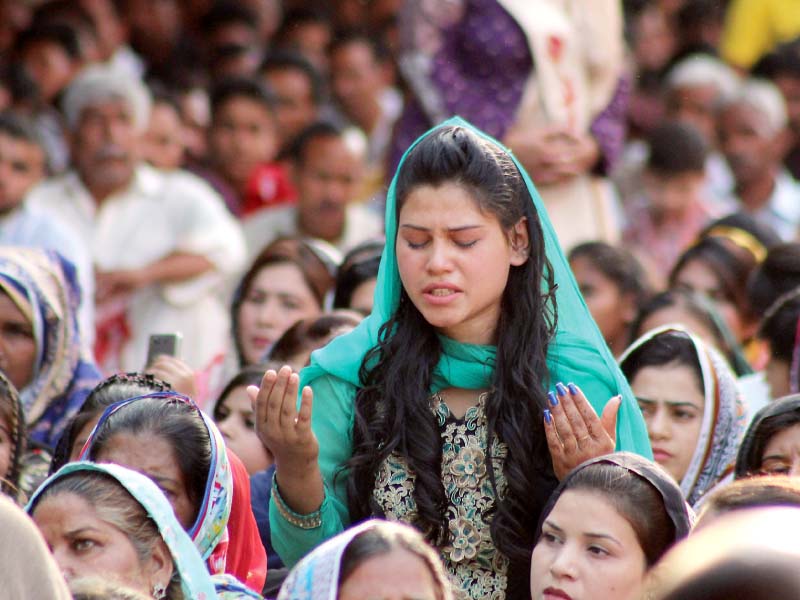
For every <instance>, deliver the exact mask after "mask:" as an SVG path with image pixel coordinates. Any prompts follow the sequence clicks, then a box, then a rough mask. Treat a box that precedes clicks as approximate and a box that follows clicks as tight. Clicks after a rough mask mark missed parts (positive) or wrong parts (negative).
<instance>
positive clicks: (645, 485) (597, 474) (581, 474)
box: [564, 463, 676, 568]
mask: <svg viewBox="0 0 800 600" xmlns="http://www.w3.org/2000/svg"><path fill="white" fill-rule="evenodd" d="M567 490H585V491H587V492H592V493H595V494H600V495H601V496H602V497H603V498H605V499H606V501H607V502H609V503H611V505H612V506H613V507H614V509H615V510H616V511H617V512H618V513H619V514H620V516H622V517H623V518H624V519H625V520H626V521H627V522H628V523H630V525H631V527H632V528H633V531H634V533H635V534H636V539H637V541H638V542H639V546H641V548H642V551H643V552H644V555H645V558H646V560H647V568H650V567H652V566H653V565H654V564H655V563H656V562H658V560H659V559H660V558H661V557H662V556H663V555H664V553H665V552H666V551H667V550H668V549H669V547H670V546H672V544H673V543H674V542H675V537H676V532H675V525H674V524H673V522H672V520H671V519H670V516H669V514H668V513H667V509H666V508H665V506H664V498H663V497H662V496H661V495H660V494H659V492H658V490H657V489H656V488H655V487H654V486H653V485H652V484H651V483H649V482H648V481H647V480H646V479H644V478H643V477H640V476H639V475H637V474H635V473H633V472H632V471H630V470H628V469H626V468H624V467H623V468H621V467H619V466H617V465H615V464H607V463H597V464H592V465H589V466H586V467H583V468H582V469H580V470H578V471H576V472H575V473H574V475H572V476H571V477H570V479H569V485H567V486H566V488H565V489H564V491H567Z"/></svg>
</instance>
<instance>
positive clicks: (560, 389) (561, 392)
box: [556, 381, 567, 397]
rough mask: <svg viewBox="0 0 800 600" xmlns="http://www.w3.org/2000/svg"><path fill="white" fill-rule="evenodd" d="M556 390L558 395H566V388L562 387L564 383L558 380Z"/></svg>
mask: <svg viewBox="0 0 800 600" xmlns="http://www.w3.org/2000/svg"><path fill="white" fill-rule="evenodd" d="M556 391H557V392H558V395H559V396H562V397H563V396H566V395H567V388H565V387H564V384H563V383H561V382H560V381H559V382H558V383H557V384H556Z"/></svg>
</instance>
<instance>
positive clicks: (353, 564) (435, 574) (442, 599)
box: [339, 521, 453, 600]
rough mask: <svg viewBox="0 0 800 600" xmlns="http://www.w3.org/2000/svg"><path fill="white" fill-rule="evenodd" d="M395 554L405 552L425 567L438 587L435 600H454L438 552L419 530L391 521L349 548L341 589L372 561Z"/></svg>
mask: <svg viewBox="0 0 800 600" xmlns="http://www.w3.org/2000/svg"><path fill="white" fill-rule="evenodd" d="M392 550H404V551H405V552H408V553H410V554H413V555H414V556H416V557H417V558H419V559H421V560H422V562H424V563H425V566H426V567H427V569H428V572H429V573H430V575H431V578H432V579H433V582H434V586H435V587H436V600H451V599H452V598H453V595H452V591H451V589H450V582H449V581H448V579H447V575H446V574H445V571H444V567H443V566H442V561H441V559H440V558H439V556H438V555H437V554H436V551H434V549H433V548H431V547H430V546H429V545H428V544H427V543H426V542H425V538H423V537H422V535H421V534H420V533H419V532H418V531H417V530H416V529H413V528H412V527H409V526H408V525H404V524H402V523H396V522H389V521H376V522H375V524H374V525H373V526H372V527H371V528H369V529H367V530H366V531H363V532H361V533H359V534H358V535H357V536H355V537H354V538H353V539H352V541H351V542H350V543H349V544H348V545H347V548H346V549H345V551H344V554H343V555H342V562H341V567H340V568H339V587H340V588H341V586H342V584H344V583H345V581H347V578H348V577H350V576H351V575H352V574H353V572H354V571H355V570H356V569H357V568H358V567H359V566H360V565H362V564H363V563H365V562H366V561H368V560H369V559H370V558H373V557H375V556H382V555H384V554H389V553H390V552H391V551H392Z"/></svg>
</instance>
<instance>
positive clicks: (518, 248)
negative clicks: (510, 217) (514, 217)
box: [508, 217, 531, 267]
mask: <svg viewBox="0 0 800 600" xmlns="http://www.w3.org/2000/svg"><path fill="white" fill-rule="evenodd" d="M508 242H509V244H510V246H511V266H512V267H519V266H521V265H524V264H525V263H526V262H527V260H528V259H529V258H530V256H531V237H530V234H529V233H528V218H527V217H522V218H521V219H520V220H519V221H517V222H516V223H515V224H514V227H512V228H511V231H509V233H508Z"/></svg>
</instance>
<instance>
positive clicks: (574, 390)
mask: <svg viewBox="0 0 800 600" xmlns="http://www.w3.org/2000/svg"><path fill="white" fill-rule="evenodd" d="M567 387H568V388H569V393H570V394H572V395H573V396H576V395H577V394H578V388H577V387H575V384H574V383H568V384H567Z"/></svg>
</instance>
